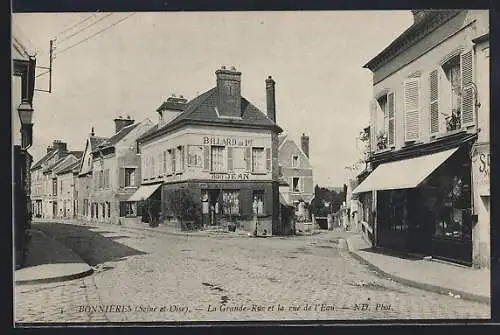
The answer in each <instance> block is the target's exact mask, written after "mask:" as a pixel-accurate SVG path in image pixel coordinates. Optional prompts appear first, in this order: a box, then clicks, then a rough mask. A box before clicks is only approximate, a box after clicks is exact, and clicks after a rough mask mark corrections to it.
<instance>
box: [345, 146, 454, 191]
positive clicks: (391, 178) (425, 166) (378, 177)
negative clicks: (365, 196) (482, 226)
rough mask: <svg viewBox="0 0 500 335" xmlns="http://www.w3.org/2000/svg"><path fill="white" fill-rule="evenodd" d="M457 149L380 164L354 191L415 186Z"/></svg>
mask: <svg viewBox="0 0 500 335" xmlns="http://www.w3.org/2000/svg"><path fill="white" fill-rule="evenodd" d="M457 150H458V148H454V149H449V150H445V151H441V152H437V153H433V154H429V155H425V156H420V157H415V158H410V159H405V160H401V161H396V162H389V163H384V164H380V165H379V166H378V167H377V168H376V169H375V170H373V172H372V173H371V174H369V175H368V177H366V179H365V180H364V181H363V182H362V183H361V184H360V185H359V186H358V187H356V188H355V189H354V190H353V192H352V193H363V192H369V191H382V190H397V189H405V188H415V187H417V186H418V185H419V184H420V183H422V182H423V181H424V180H425V179H426V178H427V177H428V176H429V175H430V174H431V173H432V172H434V170H436V169H437V168H438V167H439V166H440V165H441V164H443V163H444V162H445V161H446V160H447V159H448V158H450V157H451V155H453V153H455V152H456V151H457Z"/></svg>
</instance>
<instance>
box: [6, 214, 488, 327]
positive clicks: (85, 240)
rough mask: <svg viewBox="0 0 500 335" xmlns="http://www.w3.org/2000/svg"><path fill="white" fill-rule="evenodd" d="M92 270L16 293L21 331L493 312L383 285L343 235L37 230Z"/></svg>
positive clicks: (469, 303)
mask: <svg viewBox="0 0 500 335" xmlns="http://www.w3.org/2000/svg"><path fill="white" fill-rule="evenodd" d="M36 228H37V229H40V230H43V231H44V232H46V233H47V234H50V235H52V236H54V237H55V238H57V239H58V240H61V241H65V243H67V245H68V246H69V247H71V248H72V249H73V250H75V252H77V253H78V254H79V255H81V257H82V258H83V259H84V260H85V261H87V262H88V263H89V264H91V265H92V266H95V268H96V270H95V272H94V273H93V275H91V276H88V277H85V278H82V279H78V280H73V281H68V282H64V283H60V284H59V285H48V284H37V285H26V286H16V296H15V297H16V304H15V305H16V306H15V308H16V321H19V322H23V323H26V322H47V321H52V322H75V321H80V322H99V321H104V322H106V321H110V322H141V321H225V320H227V321H232V320H234V321H244V320H253V321H258V320H360V319H370V320H373V319H386V320H387V319H443V318H444V319H478V318H481V319H486V318H489V317H490V306H489V305H488V304H483V303H479V302H472V301H466V300H463V299H457V298H454V297H450V296H448V295H442V294H436V293H433V292H426V291H423V290H419V289H416V288H413V287H407V286H405V285H401V284H399V283H397V282H395V281H393V280H391V279H390V278H384V277H381V276H379V275H378V274H377V273H375V271H372V270H371V269H370V268H369V267H367V266H366V265H365V264H363V263H361V262H359V261H358V260H356V259H354V258H353V257H351V255H350V254H349V253H348V252H347V251H346V250H341V249H339V248H337V242H338V241H339V236H340V235H341V234H342V233H340V232H326V233H322V234H315V235H311V236H297V237H293V238H286V237H282V238H279V237H275V238H249V237H244V236H239V237H231V236H232V235H230V234H220V235H207V236H203V237H191V236H190V235H184V236H182V235H171V234H163V233H160V231H159V230H158V231H150V230H148V229H143V230H141V229H130V228H125V227H121V226H114V225H106V224H101V225H99V226H92V227H89V226H77V225H70V224H36Z"/></svg>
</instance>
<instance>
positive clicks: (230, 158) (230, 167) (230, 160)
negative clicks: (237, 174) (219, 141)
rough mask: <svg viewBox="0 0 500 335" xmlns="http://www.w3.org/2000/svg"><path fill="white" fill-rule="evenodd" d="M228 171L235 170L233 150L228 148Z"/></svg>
mask: <svg viewBox="0 0 500 335" xmlns="http://www.w3.org/2000/svg"><path fill="white" fill-rule="evenodd" d="M227 169H228V170H229V171H232V170H233V148H232V147H227Z"/></svg>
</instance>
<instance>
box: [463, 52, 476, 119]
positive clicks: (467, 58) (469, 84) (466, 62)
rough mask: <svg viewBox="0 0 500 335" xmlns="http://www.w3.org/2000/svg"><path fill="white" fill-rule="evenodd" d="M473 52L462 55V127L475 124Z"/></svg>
mask: <svg viewBox="0 0 500 335" xmlns="http://www.w3.org/2000/svg"><path fill="white" fill-rule="evenodd" d="M473 56H474V55H473V52H472V49H471V50H468V51H466V52H464V53H462V54H461V55H460V72H461V80H462V106H461V113H460V114H461V126H462V127H467V126H472V125H474V124H475V105H476V101H475V92H474V86H473V85H474V82H473V78H474V76H473V68H474V64H473V60H474V58H473Z"/></svg>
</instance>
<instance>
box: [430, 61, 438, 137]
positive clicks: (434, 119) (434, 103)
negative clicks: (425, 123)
mask: <svg viewBox="0 0 500 335" xmlns="http://www.w3.org/2000/svg"><path fill="white" fill-rule="evenodd" d="M429 81H430V83H429V87H430V98H431V105H430V121H431V124H430V128H431V134H436V133H438V132H439V72H438V70H437V69H436V70H433V71H431V73H430V75H429Z"/></svg>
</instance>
